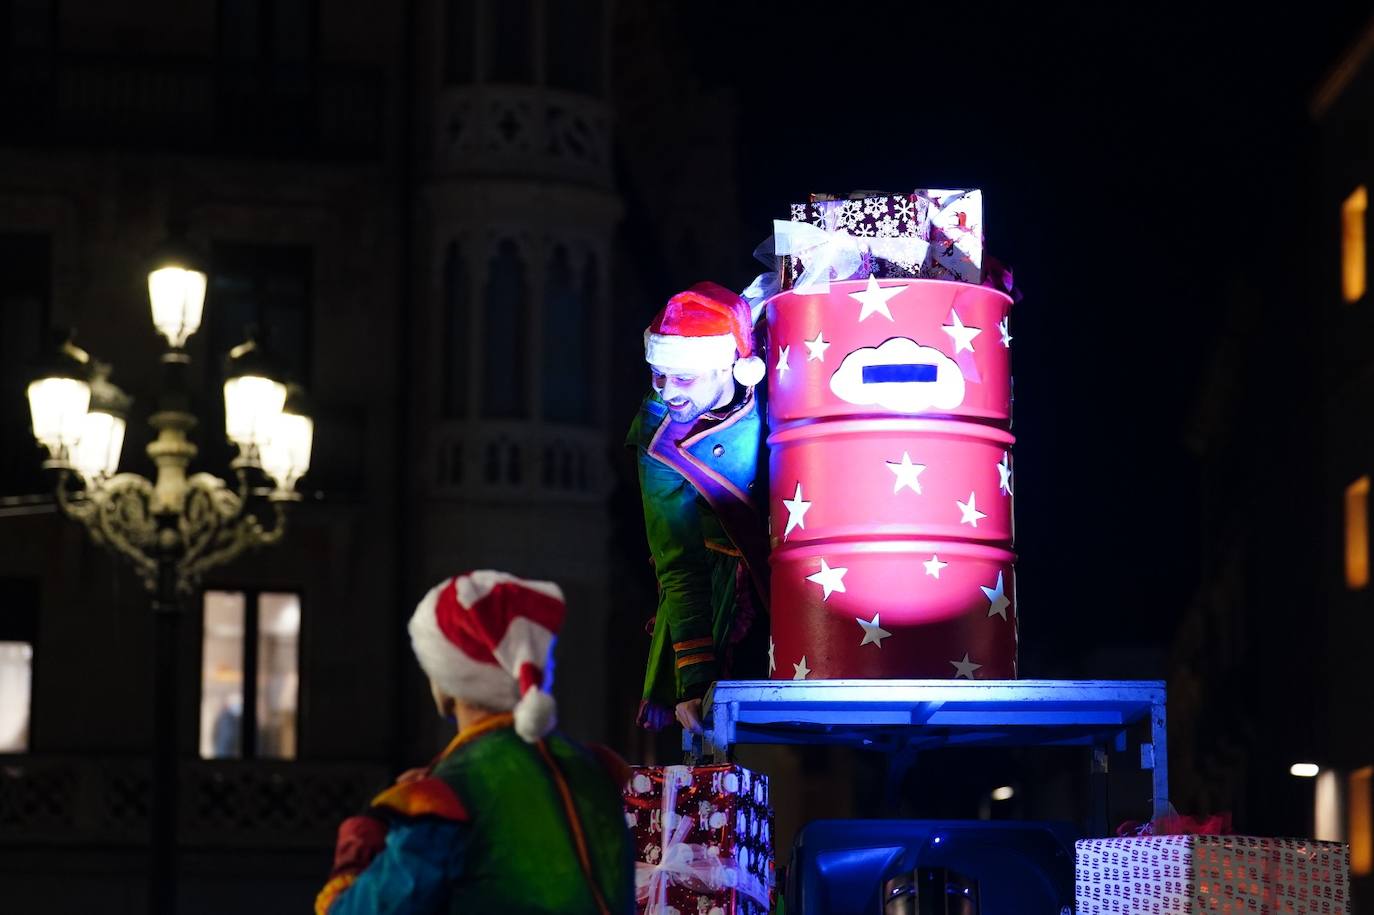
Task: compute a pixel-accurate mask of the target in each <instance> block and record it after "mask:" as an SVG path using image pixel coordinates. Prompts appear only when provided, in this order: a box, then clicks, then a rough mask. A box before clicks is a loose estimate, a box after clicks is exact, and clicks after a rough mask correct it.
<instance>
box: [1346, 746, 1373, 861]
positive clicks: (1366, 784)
mask: <svg viewBox="0 0 1374 915" xmlns="http://www.w3.org/2000/svg"><path fill="white" fill-rule="evenodd" d="M1371 782H1374V766H1365V767H1364V768H1363V769H1356V770H1355V771H1354V772H1351V773H1350V791H1349V793H1348V794H1347V795H1346V803H1347V804H1348V805H1349V810H1348V812H1347V814H1346V822H1347V824H1348V827H1347V834H1348V835H1349V837H1350V873H1351V875H1352V876H1355V877H1367V876H1369V875H1370V874H1371V873H1374V823H1371V819H1374V810H1371V803H1374V793H1372V792H1371V791H1370V788H1371Z"/></svg>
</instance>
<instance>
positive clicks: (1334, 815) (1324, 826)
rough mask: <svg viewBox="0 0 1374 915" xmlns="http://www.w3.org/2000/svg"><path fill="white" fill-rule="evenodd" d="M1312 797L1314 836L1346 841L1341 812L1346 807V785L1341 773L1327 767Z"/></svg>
mask: <svg viewBox="0 0 1374 915" xmlns="http://www.w3.org/2000/svg"><path fill="white" fill-rule="evenodd" d="M1314 789H1315V790H1314V791H1313V799H1312V837H1313V838H1314V839H1317V840H1318V841H1322V842H1344V841H1345V830H1344V828H1343V827H1344V826H1345V824H1344V823H1343V822H1341V813H1342V812H1343V810H1344V808H1345V801H1346V799H1345V798H1344V797H1343V796H1342V795H1343V794H1344V793H1345V785H1344V783H1342V782H1341V776H1340V773H1338V772H1337V771H1336V770H1335V769H1326V770H1325V771H1323V772H1322V773H1321V774H1320V775H1318V776H1317V783H1316V785H1315V786H1314Z"/></svg>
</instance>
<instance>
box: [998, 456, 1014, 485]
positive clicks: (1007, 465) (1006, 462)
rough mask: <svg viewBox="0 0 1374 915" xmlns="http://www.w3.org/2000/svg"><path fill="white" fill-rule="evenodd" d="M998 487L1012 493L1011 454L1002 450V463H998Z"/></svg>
mask: <svg viewBox="0 0 1374 915" xmlns="http://www.w3.org/2000/svg"><path fill="white" fill-rule="evenodd" d="M997 477H998V480H997V488H998V489H1000V490H1002V492H1004V493H1005V494H1007V495H1011V455H1009V454H1008V453H1007V452H1005V451H1003V452H1002V463H1000V464H998V465H997Z"/></svg>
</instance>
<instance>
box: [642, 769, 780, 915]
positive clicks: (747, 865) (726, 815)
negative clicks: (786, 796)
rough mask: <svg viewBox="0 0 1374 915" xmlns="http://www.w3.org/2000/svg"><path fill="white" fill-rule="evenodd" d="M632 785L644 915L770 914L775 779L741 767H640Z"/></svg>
mask: <svg viewBox="0 0 1374 915" xmlns="http://www.w3.org/2000/svg"><path fill="white" fill-rule="evenodd" d="M630 772H631V774H630V780H629V782H627V783H626V785H625V790H624V799H625V820H626V823H627V824H628V825H629V827H630V832H631V835H632V837H633V841H634V846H635V890H636V897H637V900H638V909H637V911H638V912H639V913H641V915H697V913H717V915H767V912H768V911H769V909H770V907H771V899H772V891H773V812H772V808H771V807H770V806H769V799H768V778H767V776H763V775H759V774H758V773H755V772H751V771H749V770H748V769H745V768H743V767H742V766H737V765H716V766H636V767H633V768H631V770H630Z"/></svg>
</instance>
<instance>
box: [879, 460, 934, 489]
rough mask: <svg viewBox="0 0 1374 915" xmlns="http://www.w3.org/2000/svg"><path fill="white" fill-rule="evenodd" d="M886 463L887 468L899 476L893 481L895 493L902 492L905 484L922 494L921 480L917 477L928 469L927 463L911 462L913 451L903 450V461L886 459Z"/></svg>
mask: <svg viewBox="0 0 1374 915" xmlns="http://www.w3.org/2000/svg"><path fill="white" fill-rule="evenodd" d="M884 463H885V464H887V469H888V470H891V471H892V473H893V475H894V476H896V477H897V479H896V480H894V481H893V482H892V491H893V492H894V493H898V492H901V491H902V487H903V486H905V487H907V488H908V489H910V490H911V491H912V492H914V493H916V494H917V495H920V494H921V481H920V480H918V479H917V477H919V476H920V475H921V471H922V470H925V469H926V465H925V464H913V463H911V452H909V451H903V452H902V459H901V461H885V462H884Z"/></svg>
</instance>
